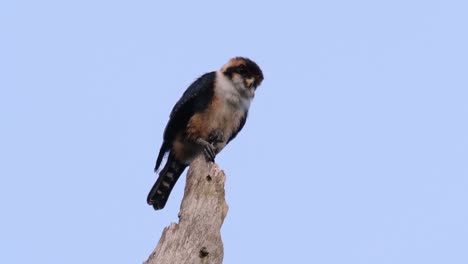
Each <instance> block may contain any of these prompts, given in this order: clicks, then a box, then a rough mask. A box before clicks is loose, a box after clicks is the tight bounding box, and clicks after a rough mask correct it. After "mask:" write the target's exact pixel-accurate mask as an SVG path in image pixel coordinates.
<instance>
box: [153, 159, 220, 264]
mask: <svg viewBox="0 0 468 264" xmlns="http://www.w3.org/2000/svg"><path fill="white" fill-rule="evenodd" d="M225 180H226V176H225V175H224V172H223V171H222V170H220V169H219V167H218V165H216V164H214V163H212V162H206V161H205V158H204V157H203V156H200V157H199V158H197V159H196V160H195V161H193V162H192V164H191V165H190V169H189V171H188V173H187V182H186V185H185V191H184V198H183V199H182V204H181V206H180V212H179V223H177V224H176V223H171V224H170V225H169V226H167V227H166V228H164V230H163V232H162V235H161V238H160V239H159V243H158V245H157V246H156V248H155V249H154V251H153V253H151V255H150V256H149V258H148V260H146V261H145V264H185V263H188V264H191V263H194V264H195V263H209V264H221V263H222V262H223V256H224V249H223V241H222V240H221V226H222V224H223V222H224V218H225V217H226V214H227V211H228V206H227V204H226V200H225V198H224V182H225Z"/></svg>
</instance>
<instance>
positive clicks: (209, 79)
mask: <svg viewBox="0 0 468 264" xmlns="http://www.w3.org/2000/svg"><path fill="white" fill-rule="evenodd" d="M215 79H216V72H209V73H206V74H204V75H202V76H201V77H200V78H198V79H197V80H196V81H194V82H193V83H192V84H191V85H190V86H189V87H188V88H187V90H186V91H185V92H184V94H183V95H182V97H181V98H180V99H179V101H177V103H176V104H175V106H174V108H173V109H172V112H171V114H170V116H169V122H168V123H167V125H166V129H165V130H164V142H163V144H162V145H161V149H160V150H159V155H158V159H157V160H156V166H155V168H154V170H155V171H157V170H158V168H159V166H160V165H161V162H162V159H163V157H164V154H165V153H166V152H167V151H169V150H170V148H171V145H172V142H173V141H174V139H175V136H176V135H177V133H178V132H179V131H182V130H183V129H185V127H186V126H187V123H188V121H189V119H190V117H192V116H193V115H194V114H195V113H197V112H200V111H203V110H204V109H206V107H208V104H209V103H210V102H211V100H212V99H213V95H214V83H215Z"/></svg>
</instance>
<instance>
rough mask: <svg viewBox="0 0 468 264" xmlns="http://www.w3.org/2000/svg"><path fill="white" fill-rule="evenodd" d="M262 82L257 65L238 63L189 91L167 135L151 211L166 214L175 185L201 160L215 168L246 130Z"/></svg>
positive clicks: (173, 115)
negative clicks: (201, 157) (221, 154)
mask: <svg viewBox="0 0 468 264" xmlns="http://www.w3.org/2000/svg"><path fill="white" fill-rule="evenodd" d="M262 81H263V73H262V70H261V69H260V67H258V65H257V64H256V63H255V62H253V61H252V60H250V59H248V58H244V57H235V58H232V59H230V60H229V61H228V62H227V63H226V64H224V65H223V66H222V67H221V69H219V70H217V71H212V72H208V73H206V74H204V75H202V76H201V77H199V78H198V79H197V80H195V81H194V82H193V83H192V84H191V85H190V86H189V87H188V88H187V90H186V91H185V92H184V94H183V95H182V97H181V98H180V99H179V101H178V102H177V103H176V104H175V106H174V108H173V109H172V112H171V114H170V116H169V121H168V123H167V125H166V128H165V130H164V136H163V143H162V145H161V148H160V150H159V155H158V158H157V160H156V166H155V168H154V171H155V172H157V171H158V169H159V167H160V165H161V162H162V160H163V157H164V156H165V155H166V153H168V155H167V161H166V165H165V166H164V167H163V169H162V170H161V171H160V173H159V177H158V179H157V180H156V183H155V184H154V185H153V188H151V191H150V192H149V194H148V198H147V202H148V204H149V205H152V206H153V208H154V209H155V210H159V209H162V208H164V206H165V204H166V202H167V199H168V198H169V194H170V193H171V191H172V188H173V187H174V185H175V183H176V182H177V180H178V179H179V177H180V175H181V174H182V172H183V171H184V170H185V168H186V167H187V166H188V165H190V163H191V162H192V161H193V160H194V159H195V157H197V155H200V154H203V155H204V156H205V157H206V159H207V160H208V161H212V162H214V159H215V156H216V155H217V154H218V153H219V152H220V151H221V150H222V149H223V148H224V147H225V146H226V145H227V144H228V143H229V142H230V141H231V140H232V139H234V138H235V137H236V135H237V134H238V133H239V131H240V130H241V129H242V128H243V127H244V124H245V121H246V119H247V113H248V111H249V107H250V102H251V101H252V99H253V97H254V95H255V90H256V89H257V87H258V86H259V85H260V84H261V83H262Z"/></svg>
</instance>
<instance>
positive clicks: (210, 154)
mask: <svg viewBox="0 0 468 264" xmlns="http://www.w3.org/2000/svg"><path fill="white" fill-rule="evenodd" d="M197 143H198V144H200V145H201V146H202V147H203V154H204V155H205V158H206V159H207V160H208V161H211V162H214V160H215V156H216V153H215V150H214V147H213V145H211V144H210V143H208V142H207V141H205V140H203V139H201V138H199V139H197Z"/></svg>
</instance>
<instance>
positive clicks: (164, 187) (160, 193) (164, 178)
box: [147, 155, 187, 210]
mask: <svg viewBox="0 0 468 264" xmlns="http://www.w3.org/2000/svg"><path fill="white" fill-rule="evenodd" d="M186 167H187V165H184V164H180V163H179V162H177V161H175V160H174V159H173V158H172V157H171V155H169V158H168V160H167V163H166V166H164V168H163V169H162V170H161V172H160V173H159V177H158V179H157V180H156V183H155V184H154V185H153V188H151V191H150V192H149V194H148V198H147V202H148V204H149V205H152V206H153V208H154V210H159V209H163V208H164V206H165V205H166V202H167V199H168V198H169V195H170V194H171V191H172V188H174V185H175V184H176V182H177V180H178V179H179V177H180V175H181V174H182V172H184V170H185V168H186Z"/></svg>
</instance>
